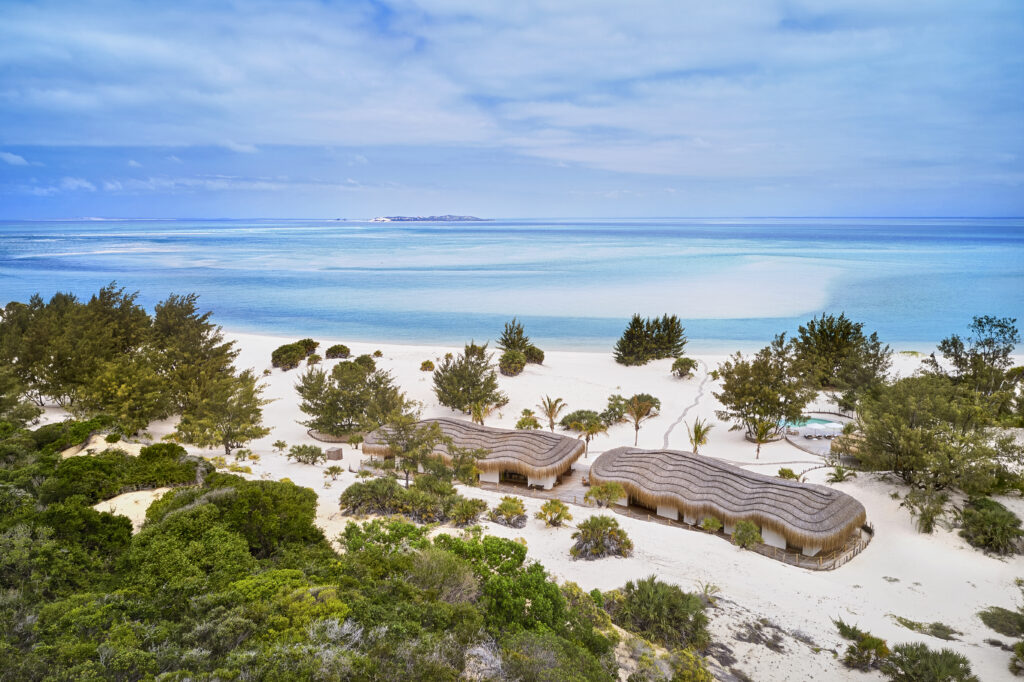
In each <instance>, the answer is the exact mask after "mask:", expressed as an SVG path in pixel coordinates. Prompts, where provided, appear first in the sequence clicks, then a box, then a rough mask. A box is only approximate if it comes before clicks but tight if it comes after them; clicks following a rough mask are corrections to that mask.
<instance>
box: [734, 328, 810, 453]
mask: <svg viewBox="0 0 1024 682" xmlns="http://www.w3.org/2000/svg"><path fill="white" fill-rule="evenodd" d="M716 374H717V377H718V378H720V379H721V380H722V390H721V391H720V392H718V393H715V394H714V396H715V397H716V398H717V399H718V401H719V402H720V403H722V407H723V409H722V410H718V411H716V412H715V414H716V415H717V416H718V418H719V419H721V420H723V421H731V422H734V423H735V426H734V427H733V428H734V429H743V430H744V431H745V432H746V434H747V436H749V437H751V438H753V436H754V430H755V425H756V424H757V423H758V422H765V421H767V422H771V423H772V424H773V425H774V432H776V433H778V432H780V431H781V430H782V428H783V426H784V424H785V423H786V422H787V421H790V422H793V421H796V420H798V419H799V418H800V415H801V413H802V412H803V410H804V407H806V405H807V403H808V402H809V401H810V400H811V398H813V397H814V395H815V393H816V392H817V391H816V390H815V389H814V388H813V387H809V386H808V385H807V384H806V382H805V381H804V379H803V378H802V377H801V375H800V372H799V365H798V361H797V358H796V353H795V349H794V347H793V344H792V343H791V342H787V341H786V336H785V334H780V335H779V336H777V337H775V339H774V340H773V341H772V343H771V345H769V346H767V347H765V348H762V349H761V350H760V351H758V352H757V354H756V355H754V356H753V357H751V358H750V359H747V358H745V357H743V355H742V354H741V353H736V354H735V355H733V356H732V357H731V358H730V359H729V360H726V361H725V362H723V363H722V364H721V365H720V366H719V368H718V369H717V370H716Z"/></svg>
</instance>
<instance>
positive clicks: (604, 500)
mask: <svg viewBox="0 0 1024 682" xmlns="http://www.w3.org/2000/svg"><path fill="white" fill-rule="evenodd" d="M625 496H626V489H625V488H623V487H622V485H621V484H620V483H615V482H614V481H611V482H609V483H600V484H598V485H595V486H591V487H590V490H588V491H587V492H586V494H585V495H584V496H583V499H584V500H586V501H587V502H593V503H594V504H596V505H597V506H598V507H610V506H611V505H612V504H613V503H614V502H616V501H618V500H621V499H622V498H623V497H625Z"/></svg>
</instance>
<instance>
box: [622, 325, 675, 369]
mask: <svg viewBox="0 0 1024 682" xmlns="http://www.w3.org/2000/svg"><path fill="white" fill-rule="evenodd" d="M685 346H686V335H685V334H684V329H683V325H682V323H680V321H679V318H678V317H676V316H675V315H662V316H661V317H660V318H658V317H653V318H642V317H640V316H639V315H633V317H632V319H631V320H630V321H629V325H628V326H627V327H626V330H625V331H624V332H623V333H622V336H621V337H620V338H619V340H618V341H617V342H616V343H615V362H617V363H619V364H620V365H646V364H647V363H648V362H650V361H651V360H660V359H663V358H677V357H679V356H681V355H682V354H683V348H684V347H685Z"/></svg>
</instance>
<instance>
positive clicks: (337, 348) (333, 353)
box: [324, 343, 352, 360]
mask: <svg viewBox="0 0 1024 682" xmlns="http://www.w3.org/2000/svg"><path fill="white" fill-rule="evenodd" d="M351 352H352V351H350V350H349V349H348V346H346V345H344V344H341V343H336V344H334V345H333V346H331V347H330V348H328V349H327V351H326V352H325V353H324V355H325V356H327V359H328V360H338V359H341V360H344V359H346V358H347V357H348V356H349V355H350V354H351Z"/></svg>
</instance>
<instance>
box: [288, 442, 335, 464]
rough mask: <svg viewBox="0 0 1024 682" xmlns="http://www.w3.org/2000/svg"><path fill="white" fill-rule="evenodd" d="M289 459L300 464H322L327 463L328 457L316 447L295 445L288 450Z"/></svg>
mask: <svg viewBox="0 0 1024 682" xmlns="http://www.w3.org/2000/svg"><path fill="white" fill-rule="evenodd" d="M288 459H294V460H295V461H296V462H299V463H300V464H320V463H321V462H326V461H327V455H326V454H324V451H323V450H322V449H321V448H319V447H318V446H316V445H293V446H291V447H290V448H289V449H288Z"/></svg>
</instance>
